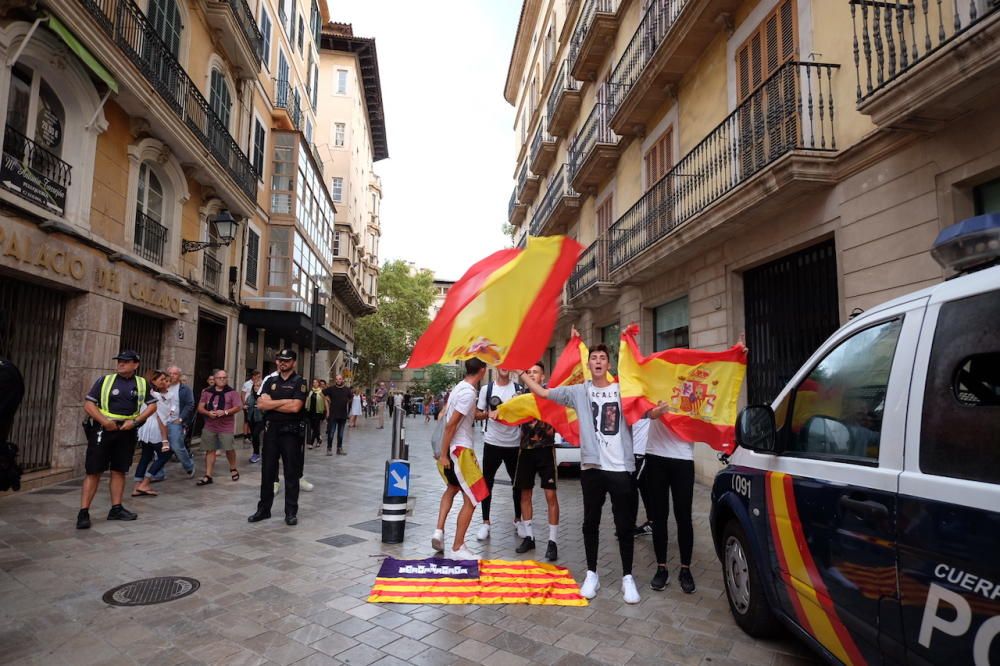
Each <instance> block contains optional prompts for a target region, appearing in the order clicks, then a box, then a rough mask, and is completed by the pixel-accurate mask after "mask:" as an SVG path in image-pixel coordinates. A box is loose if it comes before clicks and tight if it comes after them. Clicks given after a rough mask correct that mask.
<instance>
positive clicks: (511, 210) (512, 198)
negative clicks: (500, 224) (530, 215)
mask: <svg viewBox="0 0 1000 666" xmlns="http://www.w3.org/2000/svg"><path fill="white" fill-rule="evenodd" d="M516 206H517V192H516V191H514V192H511V193H510V202H509V203H508V204H507V219H508V220H510V219H512V218H513V217H514V208H515V207H516Z"/></svg>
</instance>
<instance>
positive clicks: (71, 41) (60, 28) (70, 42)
mask: <svg viewBox="0 0 1000 666" xmlns="http://www.w3.org/2000/svg"><path fill="white" fill-rule="evenodd" d="M47 20H48V24H49V29H50V30H52V32H54V33H56V34H57V35H59V38H60V39H62V40H63V42H64V43H65V44H66V46H68V47H69V50H70V51H72V52H73V53H75V54H76V57H77V58H79V59H80V61H81V62H82V63H83V64H85V65H86V66H87V67H89V68H90V71H92V72H93V73H94V74H95V75H96V76H97V78H99V79H100V80H101V81H104V83H106V84H107V86H108V88H110V89H111V90H112V91H113V92H114V93H115V94H116V95H117V94H118V82H117V81H115V77H113V76H111V72H109V71H108V70H107V69H105V67H104V65H102V64H101V63H100V61H98V60H97V58H95V57H94V55H93V54H92V53H91V52H90V51H88V50H87V47H86V46H84V45H83V44H81V43H80V40H79V39H77V38H76V35H74V34H73V33H72V32H70V30H69V28H67V27H66V26H65V25H63V23H62V21H60V20H59V19H57V18H56V17H55V16H53V15H52V14H49V15H48V17H47Z"/></svg>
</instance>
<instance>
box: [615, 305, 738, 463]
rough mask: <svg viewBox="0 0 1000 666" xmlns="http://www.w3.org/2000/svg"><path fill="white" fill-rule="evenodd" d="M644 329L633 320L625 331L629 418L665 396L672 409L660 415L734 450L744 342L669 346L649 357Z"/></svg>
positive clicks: (695, 437)
mask: <svg viewBox="0 0 1000 666" xmlns="http://www.w3.org/2000/svg"><path fill="white" fill-rule="evenodd" d="M638 333H639V327H638V326H636V325H635V324H632V325H631V326H629V327H628V328H626V329H625V331H623V332H622V337H621V348H620V352H619V360H618V373H619V377H618V380H619V382H620V383H621V399H622V409H624V411H625V418H626V420H627V421H628V422H629V423H635V422H636V421H638V420H639V419H641V418H642V417H643V415H644V414H645V413H646V412H647V411H648V410H649V409H651V408H653V407H655V406H656V404H657V402H659V401H663V402H666V403H667V404H668V405H669V406H670V411H668V412H667V413H666V414H664V415H663V416H662V417H660V420H661V421H663V422H664V423H665V424H667V425H668V426H670V428H671V429H672V430H673V431H674V432H676V433H677V434H678V435H679V436H681V437H683V438H685V439H687V440H689V441H692V442H705V443H706V444H708V445H709V446H711V447H712V448H713V449H716V450H719V451H723V452H726V453H731V452H732V451H733V449H735V448H736V441H735V436H734V435H735V433H734V425H735V423H736V414H737V407H736V403H737V400H738V399H739V395H740V385H741V384H742V383H743V378H744V377H745V376H746V370H747V358H746V350H745V349H744V348H743V347H741V346H739V345H737V346H734V347H731V348H729V349H727V350H725V351H721V352H707V351H701V350H699V349H667V350H666V351H661V352H656V353H655V354H652V355H651V356H648V357H643V355H642V354H641V353H640V352H639V345H638V343H637V342H636V336H637V335H638Z"/></svg>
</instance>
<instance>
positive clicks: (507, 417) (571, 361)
mask: <svg viewBox="0 0 1000 666" xmlns="http://www.w3.org/2000/svg"><path fill="white" fill-rule="evenodd" d="M588 356H589V352H588V351H587V345H585V344H584V343H583V340H581V339H580V337H579V336H573V337H572V338H570V340H569V342H568V343H567V344H566V348H565V349H563V351H562V354H560V355H559V359H558V360H557V361H556V367H555V368H553V369H552V376H551V377H549V387H550V388H554V387H556V386H564V385H567V386H568V385H570V384H579V383H581V382H583V381H584V380H585V379H590V368H588V367H587V357H588ZM533 362H534V361H533ZM535 419H538V420H540V421H544V422H545V423H548V424H549V425H550V426H552V427H553V428H555V429H556V432H558V433H559V434H560V435H562V438H563V439H565V440H566V441H567V442H569V443H570V444H575V445H576V446H579V445H580V424H579V423H578V422H577V419H576V410H574V409H570V408H569V407H563V406H562V405H560V404H559V403H556V402H553V401H552V400H547V399H545V398H539V397H537V396H535V395H534V394H533V393H525V394H522V395H518V396H514V397H513V398H511V399H510V400H508V401H507V402H505V403H503V404H502V405H500V409H499V410H498V411H497V420H498V421H500V422H501V423H506V424H507V425H520V424H522V423H528V422H530V421H534V420H535Z"/></svg>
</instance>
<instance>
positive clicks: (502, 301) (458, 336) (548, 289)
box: [406, 236, 583, 370]
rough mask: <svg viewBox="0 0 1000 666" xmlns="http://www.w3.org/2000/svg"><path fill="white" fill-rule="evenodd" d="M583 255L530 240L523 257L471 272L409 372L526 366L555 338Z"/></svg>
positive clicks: (508, 256) (515, 253) (567, 243)
mask: <svg viewBox="0 0 1000 666" xmlns="http://www.w3.org/2000/svg"><path fill="white" fill-rule="evenodd" d="M582 249H583V246H581V245H580V244H579V243H577V242H576V241H575V240H573V239H571V238H566V237H565V236H544V237H534V236H529V237H528V245H527V247H526V248H525V249H523V250H521V249H517V248H511V249H508V250H501V251H499V252H495V253H494V254H491V255H490V256H488V257H486V258H485V259H483V260H482V261H480V262H479V263H477V264H475V265H474V266H473V267H472V268H470V269H469V270H468V271H467V272H466V273H465V275H463V276H462V279H461V280H459V281H458V282H456V283H455V284H454V286H452V288H451V289H450V290H449V291H448V297H447V298H446V299H445V302H444V306H442V308H441V311H440V312H439V313H438V315H437V317H435V318H434V321H432V322H431V324H430V326H428V328H427V330H426V331H425V332H424V334H423V335H422V336H420V339H419V340H417V344H416V346H415V347H414V348H413V353H412V354H411V355H410V360H409V361H407V363H406V366H407V367H410V368H423V367H425V366H428V365H433V364H435V363H448V362H450V361H456V360H457V361H464V360H466V359H470V358H474V357H475V358H479V359H482V360H483V361H485V362H486V363H488V364H489V365H495V366H499V367H501V368H508V369H511V370H513V369H518V368H525V367H528V366H530V365H531V364H532V363H534V362H535V361H537V360H538V359H539V358H540V357H541V356H542V353H543V352H544V351H545V346H546V345H547V344H548V342H549V338H550V337H551V336H552V329H553V328H555V324H556V317H557V316H558V314H559V296H560V294H561V293H562V289H563V285H564V284H565V283H566V280H567V279H569V276H570V274H571V273H572V272H573V268H574V266H576V260H577V258H578V257H579V256H580V251H581V250H582Z"/></svg>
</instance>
